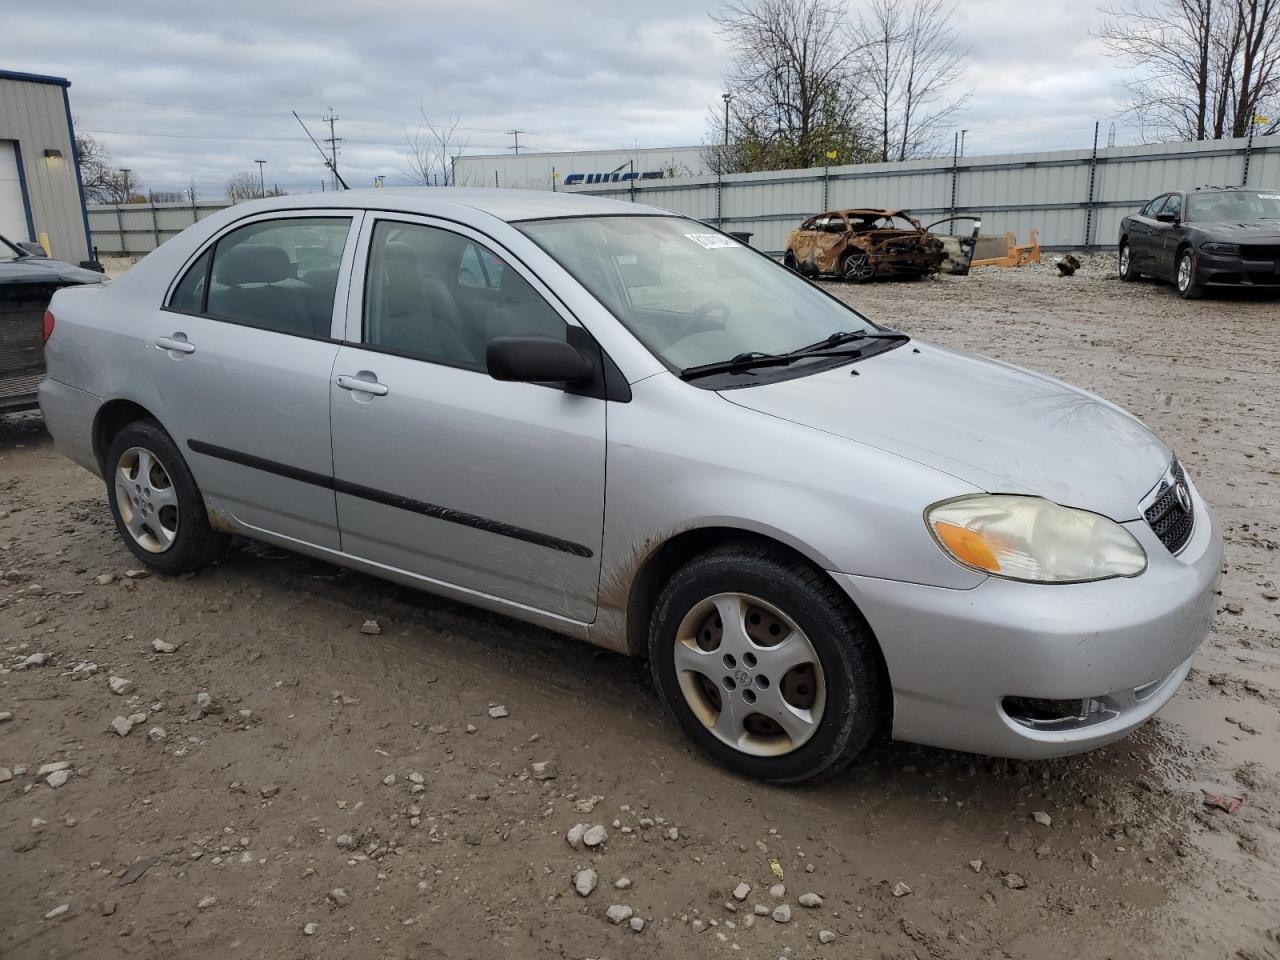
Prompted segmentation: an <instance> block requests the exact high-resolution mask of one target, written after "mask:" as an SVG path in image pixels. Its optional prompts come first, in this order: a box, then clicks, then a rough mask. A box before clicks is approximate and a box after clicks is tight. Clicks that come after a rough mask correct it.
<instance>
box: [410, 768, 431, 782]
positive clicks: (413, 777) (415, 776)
mask: <svg viewBox="0 0 1280 960" xmlns="http://www.w3.org/2000/svg"><path fill="white" fill-rule="evenodd" d="M409 782H410V783H414V784H417V785H418V786H421V785H422V784H424V783H426V782H427V778H426V777H424V776H423V775H422V774H420V773H418V771H416V770H414V771H413V772H411V773H410V774H409Z"/></svg>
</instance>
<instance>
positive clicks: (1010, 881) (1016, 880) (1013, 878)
mask: <svg viewBox="0 0 1280 960" xmlns="http://www.w3.org/2000/svg"><path fill="white" fill-rule="evenodd" d="M1001 882H1002V883H1003V884H1004V885H1005V886H1006V887H1008V888H1009V889H1010V890H1025V889H1026V888H1027V881H1026V880H1024V879H1022V877H1020V876H1018V874H1016V873H1006V874H1005V875H1004V878H1003V879H1002V880H1001Z"/></svg>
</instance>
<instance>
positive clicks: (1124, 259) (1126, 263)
mask: <svg viewBox="0 0 1280 960" xmlns="http://www.w3.org/2000/svg"><path fill="white" fill-rule="evenodd" d="M1116 256H1117V262H1116V270H1117V272H1118V273H1119V274H1120V279H1121V280H1123V281H1124V282H1125V283H1133V282H1134V281H1135V280H1137V279H1139V277H1141V274H1139V273H1138V271H1137V270H1135V269H1134V268H1133V248H1132V247H1130V246H1129V241H1128V240H1121V241H1120V249H1119V250H1118V251H1117V254H1116Z"/></svg>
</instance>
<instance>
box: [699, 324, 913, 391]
mask: <svg viewBox="0 0 1280 960" xmlns="http://www.w3.org/2000/svg"><path fill="white" fill-rule="evenodd" d="M910 339H911V338H910V337H909V336H907V335H906V334H905V333H897V332H896V331H885V332H883V333H872V332H870V331H867V330H858V331H854V330H842V331H840V332H838V333H833V334H831V336H829V337H827V338H826V339H825V340H821V341H819V342H818V343H814V344H811V345H809V346H807V347H801V348H800V349H799V350H791V351H788V352H787V353H760V352H759V351H751V352H750V353H740V354H738V355H737V356H736V357H733V358H731V359H729V360H717V361H716V362H715V363H703V364H700V365H698V366H696V367H686V368H685V369H684V370H681V371H680V379H681V380H697V379H698V378H699V377H710V376H714V375H715V374H717V373H738V372H740V371H745V370H753V369H755V368H757V367H785V366H787V365H789V364H792V363H795V362H796V361H797V360H807V359H809V358H810V357H857V356H860V355H861V354H862V349H861V348H860V347H853V348H852V349H849V348H846V349H833V348H837V347H845V345H847V344H853V343H857V342H861V341H864V340H890V341H897V342H905V341H907V340H910Z"/></svg>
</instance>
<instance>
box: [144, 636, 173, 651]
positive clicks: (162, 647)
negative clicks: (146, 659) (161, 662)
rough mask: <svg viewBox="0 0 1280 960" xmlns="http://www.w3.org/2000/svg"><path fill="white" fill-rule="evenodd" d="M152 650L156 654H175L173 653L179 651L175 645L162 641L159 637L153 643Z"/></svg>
mask: <svg viewBox="0 0 1280 960" xmlns="http://www.w3.org/2000/svg"><path fill="white" fill-rule="evenodd" d="M151 649H152V650H154V651H155V652H156V653H173V651H175V650H177V649H178V648H177V646H176V645H175V644H172V643H168V642H167V641H165V640H161V639H160V638H159V637H157V638H156V639H154V640H152V641H151Z"/></svg>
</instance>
